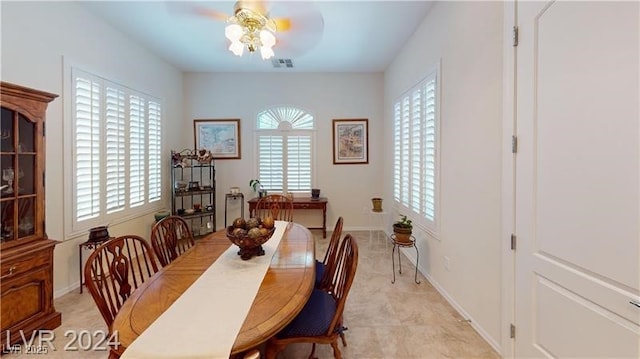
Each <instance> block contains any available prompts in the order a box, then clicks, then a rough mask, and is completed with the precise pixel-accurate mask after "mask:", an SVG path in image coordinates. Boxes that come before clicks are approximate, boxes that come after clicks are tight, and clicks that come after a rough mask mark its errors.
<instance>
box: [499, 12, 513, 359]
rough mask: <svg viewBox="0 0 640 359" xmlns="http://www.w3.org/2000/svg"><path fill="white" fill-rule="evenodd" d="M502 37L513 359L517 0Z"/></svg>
mask: <svg viewBox="0 0 640 359" xmlns="http://www.w3.org/2000/svg"><path fill="white" fill-rule="evenodd" d="M503 22H504V35H503V36H504V37H503V49H504V50H503V65H502V68H503V87H502V88H503V102H502V103H503V111H502V113H503V116H502V133H503V143H502V229H501V233H502V241H501V242H502V295H501V297H502V313H501V314H502V320H501V321H500V323H501V331H500V332H501V335H500V339H501V347H502V353H501V354H502V357H503V358H513V357H514V354H515V352H514V351H515V341H514V339H512V338H511V330H510V329H511V325H512V324H513V325H515V324H516V323H515V320H514V318H515V269H516V256H515V252H514V251H513V250H512V249H511V236H512V234H515V223H516V222H515V220H516V213H515V204H516V198H515V173H516V154H514V153H513V152H512V148H513V147H512V146H513V144H512V138H513V136H515V135H517V118H516V105H517V102H516V84H517V82H516V80H517V78H516V66H517V46H514V26H516V25H517V0H513V1H505V3H504V15H503Z"/></svg>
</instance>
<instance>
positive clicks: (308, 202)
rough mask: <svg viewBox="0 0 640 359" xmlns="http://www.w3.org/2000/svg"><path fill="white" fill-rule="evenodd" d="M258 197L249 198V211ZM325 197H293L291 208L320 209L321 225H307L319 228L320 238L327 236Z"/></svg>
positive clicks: (255, 203)
mask: <svg viewBox="0 0 640 359" xmlns="http://www.w3.org/2000/svg"><path fill="white" fill-rule="evenodd" d="M259 199H260V198H258V197H255V198H252V199H250V200H249V213H253V210H254V209H256V205H257V204H258V200H259ZM327 202H328V201H327V198H326V197H320V198H318V199H311V197H294V198H293V209H294V210H296V209H315V210H322V227H309V229H321V230H322V238H327Z"/></svg>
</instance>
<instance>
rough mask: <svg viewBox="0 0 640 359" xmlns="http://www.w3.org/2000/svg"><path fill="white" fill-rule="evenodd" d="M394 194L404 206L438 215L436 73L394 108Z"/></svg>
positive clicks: (428, 218) (430, 217)
mask: <svg viewBox="0 0 640 359" xmlns="http://www.w3.org/2000/svg"><path fill="white" fill-rule="evenodd" d="M393 121H394V123H393V141H394V143H393V162H394V163H393V197H394V200H395V201H396V203H397V204H399V205H400V208H401V210H407V211H410V212H412V213H415V214H417V215H420V216H421V217H422V218H424V219H425V221H424V223H425V224H426V225H428V226H431V227H432V228H434V227H435V218H436V186H437V184H436V149H437V143H436V139H437V136H436V133H437V132H436V131H437V129H436V74H435V73H433V74H432V75H430V76H428V77H427V78H426V79H425V80H423V81H422V82H421V83H419V84H418V85H417V86H416V87H414V88H412V89H411V90H409V91H408V92H407V93H406V94H404V95H402V96H401V98H400V99H398V100H397V101H396V102H395V103H394V108H393Z"/></svg>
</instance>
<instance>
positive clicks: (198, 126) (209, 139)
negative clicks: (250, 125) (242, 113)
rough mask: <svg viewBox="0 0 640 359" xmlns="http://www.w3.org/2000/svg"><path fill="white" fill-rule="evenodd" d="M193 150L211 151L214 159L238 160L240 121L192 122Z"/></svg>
mask: <svg viewBox="0 0 640 359" xmlns="http://www.w3.org/2000/svg"><path fill="white" fill-rule="evenodd" d="M193 133H194V136H195V145H196V146H195V148H196V149H198V150H200V149H207V150H209V151H211V153H212V154H213V158H214V159H221V160H224V159H240V120H239V119H230V120H193Z"/></svg>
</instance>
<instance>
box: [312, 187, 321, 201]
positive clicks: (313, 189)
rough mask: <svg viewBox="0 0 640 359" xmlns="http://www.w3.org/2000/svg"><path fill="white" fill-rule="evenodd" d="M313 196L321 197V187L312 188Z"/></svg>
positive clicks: (314, 197)
mask: <svg viewBox="0 0 640 359" xmlns="http://www.w3.org/2000/svg"><path fill="white" fill-rule="evenodd" d="M311 198H313V199H318V198H320V189H318V188H312V189H311Z"/></svg>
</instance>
